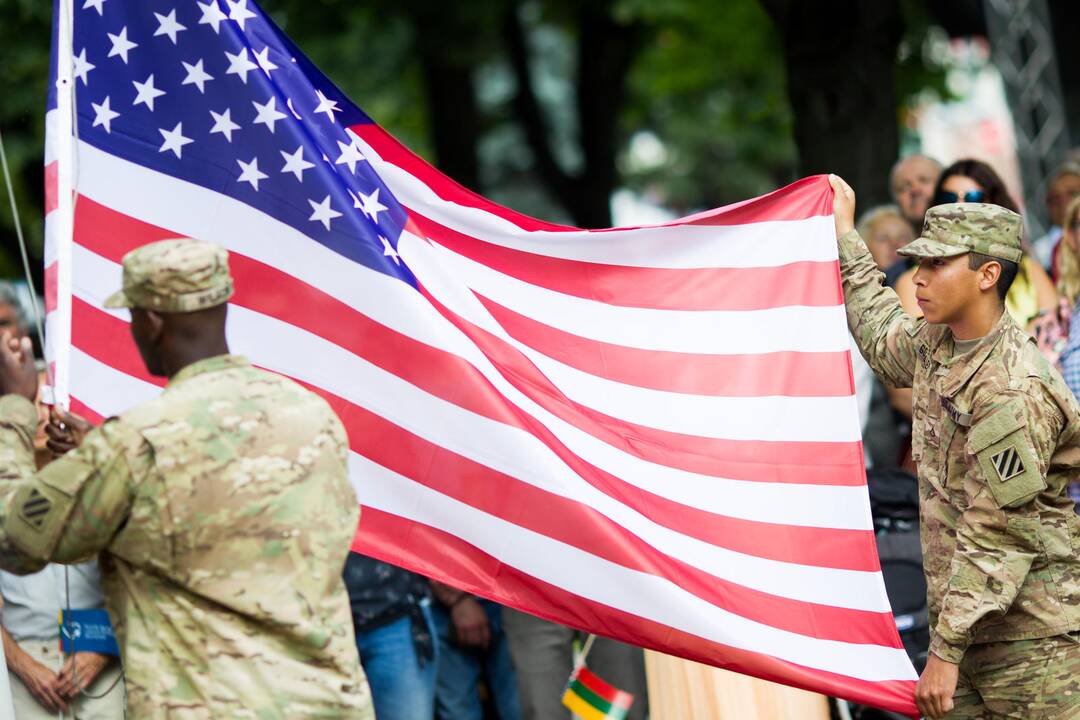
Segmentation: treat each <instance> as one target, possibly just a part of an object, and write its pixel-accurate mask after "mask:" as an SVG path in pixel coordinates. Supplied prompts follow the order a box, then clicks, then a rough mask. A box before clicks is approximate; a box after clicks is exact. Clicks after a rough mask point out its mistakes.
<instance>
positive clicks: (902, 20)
mask: <svg viewBox="0 0 1080 720" xmlns="http://www.w3.org/2000/svg"><path fill="white" fill-rule="evenodd" d="M75 2H76V3H80V2H81V0H75ZM50 5H51V3H50V2H48V1H47V0H0V93H2V94H0V98H2V100H0V130H2V131H3V135H4V140H5V143H6V147H7V153H8V158H9V162H10V163H11V164H12V171H13V172H14V174H15V192H16V196H17V199H18V201H19V204H20V207H21V210H22V212H21V214H22V216H23V223H24V226H25V227H24V229H25V230H26V232H27V237H28V239H29V241H30V245H31V251H32V253H33V254H36V255H37V256H38V257H36V258H33V259H32V261H33V262H34V264H35V266H36V267H40V262H39V260H40V252H41V238H42V221H41V212H42V202H43V192H42V183H43V179H42V148H43V143H44V127H43V114H44V102H45V101H44V98H45V84H46V78H47V68H48V62H49V58H48V53H49V21H50V12H51V8H50ZM262 5H263V7H264V8H265V9H266V10H268V11H269V12H270V13H271V14H272V16H273V17H274V18H275V20H276V21H277V22H278V23H279V24H280V25H281V26H282V27H283V28H284V30H285V31H286V33H288V34H289V35H290V36H291V37H292V38H293V39H294V40H295V41H296V42H297V43H298V44H299V46H300V47H301V48H303V49H304V51H305V52H306V53H307V54H308V55H309V56H310V57H311V58H312V59H313V60H314V61H315V62H316V63H317V64H318V65H319V66H320V67H321V68H322V69H323V70H324V71H325V72H326V73H327V74H328V75H329V76H330V77H331V78H332V79H333V80H334V81H335V82H336V83H337V84H338V85H339V86H340V87H341V88H342V89H343V90H344V91H345V93H346V94H347V95H349V96H350V97H351V98H352V99H353V100H354V101H355V102H356V103H357V104H358V105H360V106H361V107H362V108H364V109H365V110H366V112H367V113H368V114H369V115H371V116H372V117H373V118H374V119H375V120H376V121H377V122H379V123H381V124H382V125H383V126H384V127H386V128H387V129H388V130H389V131H390V132H392V133H393V134H395V135H396V136H397V137H398V138H399V139H401V140H402V141H403V142H405V143H406V144H407V145H408V146H409V147H411V148H412V149H413V150H414V151H416V152H418V153H420V154H421V155H422V156H424V157H425V158H427V159H428V160H429V161H431V162H432V163H434V164H435V165H437V166H438V167H439V168H440V169H442V170H443V171H444V172H446V173H447V174H449V175H450V176H451V177H453V178H454V179H456V180H457V181H459V182H460V183H462V184H463V185H465V186H467V187H469V188H472V189H474V190H476V191H478V192H480V193H482V194H483V195H485V196H487V197H490V198H492V199H494V200H496V201H498V202H501V203H503V204H506V205H509V206H510V207H513V208H515V209H517V210H520V211H523V212H525V213H528V214H530V215H534V216H536V217H540V218H544V219H547V220H551V221H555V222H564V223H568V224H573V225H578V226H582V227H606V226H610V225H629V224H640V223H649V222H658V221H663V220H664V219H667V218H670V217H675V216H678V215H683V214H687V213H690V212H693V211H696V210H700V209H703V208H710V207H715V206H719V205H724V204H726V203H729V202H733V201H737V200H741V199H744V198H747V197H751V196H754V195H758V194H761V193H765V192H768V191H770V190H773V189H775V188H777V187H780V186H782V185H785V184H787V183H789V182H791V181H793V180H795V179H797V178H799V177H802V176H804V175H809V174H813V173H819V172H836V173H839V174H841V175H843V176H844V177H845V178H847V179H848V181H849V182H851V184H852V185H853V186H854V187H855V189H856V191H857V192H858V194H859V199H860V206H861V207H863V208H868V207H870V206H872V205H877V204H879V203H882V202H885V201H887V200H888V198H889V185H888V180H889V178H888V175H889V169H890V167H891V166H892V164H893V163H894V162H895V160H896V159H897V158H898V157H900V156H901V155H904V154H908V153H911V152H925V153H927V154H930V155H932V156H934V157H936V158H937V159H938V160H940V161H942V162H943V163H946V164H947V163H949V162H950V161H952V160H954V159H956V158H958V157H962V156H973V157H976V158H980V159H984V160H986V161H988V162H990V163H991V164H992V165H993V166H994V167H995V168H996V169H998V171H999V172H1000V173H1001V175H1002V176H1003V177H1004V178H1005V180H1006V183H1007V184H1008V185H1009V187H1010V189H1011V190H1012V191H1013V194H1014V195H1015V196H1017V197H1021V198H1023V201H1024V204H1025V205H1026V208H1027V211H1028V213H1027V214H1028V222H1029V234H1030V235H1031V236H1034V237H1037V236H1038V235H1040V234H1042V232H1043V231H1044V230H1045V228H1046V226H1047V224H1048V221H1047V219H1046V216H1045V209H1044V202H1043V196H1042V195H1043V194H1044V193H1045V191H1046V188H1045V182H1046V178H1047V176H1048V175H1049V173H1050V172H1051V171H1052V169H1053V168H1054V167H1056V166H1057V165H1058V164H1060V162H1061V161H1062V160H1063V159H1064V157H1065V154H1066V153H1067V151H1068V149H1069V148H1070V147H1072V146H1073V144H1076V143H1080V128H1078V127H1077V123H1076V121H1075V119H1076V118H1078V117H1080V112H1078V111H1080V74H1078V72H1077V71H1076V68H1080V62H1078V60H1080V44H1078V43H1076V42H1075V40H1074V38H1073V37H1070V34H1071V33H1069V32H1068V29H1069V28H1077V27H1080V3H1076V2H1071V1H1065V0H1056V1H1055V0H1051V1H1050V2H1047V1H1046V0H1042V1H1041V2H1025V1H1023V0H987V1H986V2H983V0H875V1H874V2H863V1H861V0H815V1H814V2H804V1H802V0H724V1H723V2H718V1H716V0H663V1H662V2H656V1H655V0H545V1H543V2H539V1H531V0H461V1H460V2H454V3H446V2H435V1H433V0H366V1H358V0H262ZM1066 118H1072V119H1073V121H1072V122H1071V123H1068V122H1066ZM0 236H2V237H3V238H4V240H5V242H4V245H3V248H2V250H0V276H14V275H18V274H20V273H19V272H18V268H17V265H16V262H17V259H18V256H17V248H16V247H15V242H14V237H15V235H14V232H13V224H12V218H11V214H10V211H9V208H8V205H7V202H6V201H5V202H4V203H2V204H0Z"/></svg>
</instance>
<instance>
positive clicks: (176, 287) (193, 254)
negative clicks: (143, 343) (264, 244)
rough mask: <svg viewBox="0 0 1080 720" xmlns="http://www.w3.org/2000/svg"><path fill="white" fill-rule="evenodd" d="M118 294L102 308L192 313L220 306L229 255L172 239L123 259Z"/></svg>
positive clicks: (228, 292)
mask: <svg viewBox="0 0 1080 720" xmlns="http://www.w3.org/2000/svg"><path fill="white" fill-rule="evenodd" d="M123 263H124V280H123V288H122V289H121V290H118V291H117V292H115V293H113V294H112V295H110V296H109V298H108V299H107V300H106V301H105V307H107V308H121V307H126V308H136V307H137V308H143V309H145V310H157V311H159V312H192V311H195V310H205V309H207V308H211V307H214V306H216V305H221V304H222V303H224V302H226V301H227V300H228V299H229V298H230V297H232V293H233V283H232V277H231V276H230V275H229V254H228V252H226V250H225V248H223V247H221V246H219V245H215V244H213V243H208V242H205V241H202V240H191V239H188V238H174V239H171V240H159V241H158V242H153V243H150V244H149V245H143V246H142V247H139V248H135V249H134V250H132V251H131V252H129V253H128V254H127V255H125V256H124V261H123Z"/></svg>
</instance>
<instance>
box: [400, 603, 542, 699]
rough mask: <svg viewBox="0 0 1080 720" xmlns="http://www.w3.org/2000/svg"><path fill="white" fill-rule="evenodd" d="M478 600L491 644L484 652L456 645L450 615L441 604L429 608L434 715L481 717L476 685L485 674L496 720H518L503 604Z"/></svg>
mask: <svg viewBox="0 0 1080 720" xmlns="http://www.w3.org/2000/svg"><path fill="white" fill-rule="evenodd" d="M479 602H480V605H481V606H482V607H483V608H484V612H485V613H486V614H487V617H488V623H489V625H490V627H491V644H490V645H489V646H488V649H487V650H486V651H485V650H474V649H470V648H463V647H461V646H460V645H456V644H455V643H454V642H453V641H452V640H451V630H452V628H451V623H450V615H449V614H448V613H447V612H446V610H445V609H444V608H443V607H442V606H441V605H437V604H436V605H435V607H433V608H432V616H433V617H434V620H435V631H436V635H435V638H436V643H437V645H438V648H439V672H438V677H439V680H438V686H437V688H436V692H435V708H436V717H437V718H438V720H483V717H484V711H483V707H482V705H481V703H480V693H479V689H478V686H479V684H480V680H481V679H482V678H485V677H486V679H487V686H488V689H489V690H490V691H491V697H492V700H493V702H494V705H495V710H496V712H498V715H499V720H521V702H520V701H519V700H518V687H517V677H516V675H515V673H514V664H513V662H512V661H511V660H510V647H509V646H508V645H507V643H506V633H505V632H503V629H502V607H501V606H500V605H498V604H496V603H493V602H491V601H490V600H480V601H479ZM380 720H382V719H381V718H380Z"/></svg>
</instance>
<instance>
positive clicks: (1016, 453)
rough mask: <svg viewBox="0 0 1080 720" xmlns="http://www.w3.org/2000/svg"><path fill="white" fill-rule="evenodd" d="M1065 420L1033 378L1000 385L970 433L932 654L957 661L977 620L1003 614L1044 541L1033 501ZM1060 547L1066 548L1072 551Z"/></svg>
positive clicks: (1042, 486) (1043, 481) (1044, 479)
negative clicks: (1011, 386) (1015, 385)
mask: <svg viewBox="0 0 1080 720" xmlns="http://www.w3.org/2000/svg"><path fill="white" fill-rule="evenodd" d="M1064 425H1065V417H1064V415H1063V414H1062V413H1061V412H1060V410H1059V408H1058V407H1057V405H1056V404H1055V403H1054V399H1053V397H1052V396H1050V395H1049V394H1048V393H1046V392H1045V390H1044V389H1043V388H1042V387H1041V386H1040V385H1038V384H1037V383H1033V384H1032V386H1031V387H1029V388H1025V389H1022V390H1006V389H1003V390H1002V392H1001V393H999V394H998V395H997V399H996V401H995V402H994V404H993V406H992V407H991V408H989V409H988V411H986V412H983V413H982V415H981V417H976V418H975V423H974V425H972V428H971V431H970V432H969V433H968V436H967V443H966V446H965V448H964V449H965V452H966V456H967V472H966V473H964V476H963V485H964V488H963V491H964V498H965V500H966V507H965V510H964V511H963V512H962V513H961V514H960V517H959V518H958V521H957V523H956V549H955V550H954V552H953V557H952V563H951V566H950V575H949V580H948V582H947V583H946V585H945V593H944V596H943V597H942V601H941V611H940V613H939V614H938V617H937V622H936V624H935V625H934V627H932V628H931V641H930V652H932V653H933V654H934V655H937V656H938V657H939V658H941V659H942V660H947V661H948V662H952V663H959V662H960V660H961V659H962V658H963V656H964V653H965V651H966V650H967V648H968V645H970V644H971V642H972V639H973V638H972V630H973V628H974V627H975V624H976V623H977V622H978V621H979V620H981V619H982V618H984V617H986V616H987V615H992V614H993V615H1004V614H1005V612H1006V611H1007V610H1008V609H1009V608H1010V606H1012V604H1013V601H1014V600H1015V599H1016V595H1017V593H1018V592H1019V590H1020V587H1021V586H1022V585H1023V584H1024V580H1025V578H1026V577H1027V575H1028V573H1029V572H1030V570H1031V567H1032V562H1033V561H1034V560H1035V558H1036V557H1038V555H1039V553H1040V550H1041V546H1042V544H1043V543H1044V542H1047V538H1045V537H1044V536H1043V535H1044V531H1043V530H1042V529H1041V525H1040V518H1039V509H1038V507H1036V502H1035V500H1036V498H1037V497H1038V496H1039V494H1040V493H1041V492H1042V491H1044V490H1046V488H1047V472H1048V471H1049V468H1050V457H1051V455H1052V454H1053V452H1054V449H1055V447H1056V445H1057V439H1058V435H1059V433H1060V432H1061V429H1062V428H1063V427H1064ZM1060 551H1061V552H1065V553H1071V551H1072V549H1071V546H1070V547H1069V548H1067V549H1066V548H1062V549H1061V550H1060Z"/></svg>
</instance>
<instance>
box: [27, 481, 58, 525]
mask: <svg viewBox="0 0 1080 720" xmlns="http://www.w3.org/2000/svg"><path fill="white" fill-rule="evenodd" d="M51 509H52V501H51V500H49V498H47V497H45V496H44V495H42V494H41V493H40V492H38V490H37V488H34V489H33V490H31V491H30V495H28V496H27V498H26V500H25V501H24V502H23V504H22V516H23V519H24V520H26V522H28V523H30V524H31V525H33V526H34V527H36V528H39V529H40V528H41V526H42V525H44V524H45V516H46V515H48V514H49V510H51Z"/></svg>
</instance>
